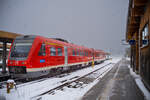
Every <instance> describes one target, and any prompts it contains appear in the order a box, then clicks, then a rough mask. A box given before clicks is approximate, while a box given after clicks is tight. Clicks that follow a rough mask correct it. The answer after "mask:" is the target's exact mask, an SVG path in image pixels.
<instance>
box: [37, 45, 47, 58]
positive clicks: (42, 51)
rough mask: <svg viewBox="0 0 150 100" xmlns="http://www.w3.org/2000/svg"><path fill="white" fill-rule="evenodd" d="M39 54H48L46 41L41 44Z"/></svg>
mask: <svg viewBox="0 0 150 100" xmlns="http://www.w3.org/2000/svg"><path fill="white" fill-rule="evenodd" d="M38 55H39V56H45V55H46V52H45V44H44V43H43V44H42V45H41V48H40V51H39V53H38Z"/></svg>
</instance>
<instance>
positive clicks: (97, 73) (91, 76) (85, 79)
mask: <svg viewBox="0 0 150 100" xmlns="http://www.w3.org/2000/svg"><path fill="white" fill-rule="evenodd" d="M113 65H114V63H108V64H106V65H104V66H102V67H100V68H98V69H96V70H94V71H92V72H90V73H87V74H85V75H83V76H75V77H73V78H71V79H69V80H71V81H68V80H64V81H62V84H61V85H59V86H57V87H54V88H52V89H50V90H48V91H46V92H43V93H41V94H39V95H37V96H34V97H32V98H31V99H32V100H41V98H42V96H43V95H46V94H55V91H57V90H63V88H64V87H68V88H78V87H81V86H82V85H83V84H89V83H91V82H93V81H95V80H96V79H99V78H101V77H102V76H103V75H104V74H105V73H107V72H108V71H110V70H111V68H112V67H113Z"/></svg>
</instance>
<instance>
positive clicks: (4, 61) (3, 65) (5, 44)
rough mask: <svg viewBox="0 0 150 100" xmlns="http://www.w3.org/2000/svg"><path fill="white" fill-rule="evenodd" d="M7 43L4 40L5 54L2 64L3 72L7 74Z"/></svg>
mask: <svg viewBox="0 0 150 100" xmlns="http://www.w3.org/2000/svg"><path fill="white" fill-rule="evenodd" d="M6 47H7V43H6V42H3V56H2V60H3V64H2V73H3V74H5V73H6V55H7V54H6V53H7V48H6Z"/></svg>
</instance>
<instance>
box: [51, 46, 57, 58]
mask: <svg viewBox="0 0 150 100" xmlns="http://www.w3.org/2000/svg"><path fill="white" fill-rule="evenodd" d="M50 55H51V56H56V49H55V47H50Z"/></svg>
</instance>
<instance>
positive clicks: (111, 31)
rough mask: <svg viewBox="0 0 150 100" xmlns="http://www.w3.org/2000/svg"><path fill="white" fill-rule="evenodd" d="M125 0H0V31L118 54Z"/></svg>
mask: <svg viewBox="0 0 150 100" xmlns="http://www.w3.org/2000/svg"><path fill="white" fill-rule="evenodd" d="M127 8H128V0H0V13H1V15H0V30H5V31H9V32H17V33H23V34H35V35H42V36H45V37H60V38H65V39H67V40H69V41H71V42H73V43H75V44H79V45H84V46H87V47H90V48H96V49H103V50H106V51H110V50H111V52H112V53H113V54H122V52H123V49H124V46H122V45H121V40H122V39H124V38H125V31H126V17H127Z"/></svg>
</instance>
